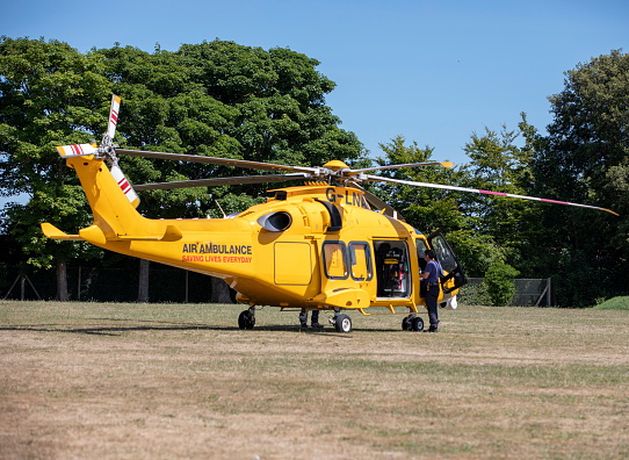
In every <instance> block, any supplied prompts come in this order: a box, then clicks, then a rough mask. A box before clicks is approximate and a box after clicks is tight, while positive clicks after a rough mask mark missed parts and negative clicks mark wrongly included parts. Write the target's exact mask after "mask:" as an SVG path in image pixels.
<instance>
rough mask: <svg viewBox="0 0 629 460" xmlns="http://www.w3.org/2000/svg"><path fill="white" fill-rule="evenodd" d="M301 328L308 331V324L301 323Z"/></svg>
mask: <svg viewBox="0 0 629 460" xmlns="http://www.w3.org/2000/svg"><path fill="white" fill-rule="evenodd" d="M299 327H300V328H301V329H308V324H306V323H301V324H300V325H299Z"/></svg>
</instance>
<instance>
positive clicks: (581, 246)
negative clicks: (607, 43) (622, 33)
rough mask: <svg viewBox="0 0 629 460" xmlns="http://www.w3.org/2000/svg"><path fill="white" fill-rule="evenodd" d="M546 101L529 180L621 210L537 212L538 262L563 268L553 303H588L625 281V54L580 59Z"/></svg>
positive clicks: (628, 126) (628, 249)
mask: <svg viewBox="0 0 629 460" xmlns="http://www.w3.org/2000/svg"><path fill="white" fill-rule="evenodd" d="M550 102H551V107H552V112H553V115H554V118H553V121H552V122H551V124H550V125H549V126H548V136H540V135H537V136H533V139H532V141H533V143H534V144H535V146H536V152H535V155H534V160H533V166H534V168H533V172H534V188H535V189H536V191H537V192H538V193H539V194H541V195H546V196H557V197H561V198H562V199H565V200H569V201H577V202H584V203H597V204H598V205H601V206H605V207H609V208H612V209H615V210H616V211H617V212H619V213H620V214H621V217H620V218H613V217H611V216H609V215H607V214H602V213H592V212H591V211H587V210H580V209H573V208H566V209H564V208H559V209H557V208H556V207H552V208H550V207H545V208H543V213H542V214H541V216H540V220H539V222H540V228H543V229H545V230H546V232H545V237H544V239H543V240H541V241H540V244H541V245H543V247H544V256H543V257H540V260H539V267H538V270H539V271H540V272H542V273H543V276H546V274H550V273H558V272H560V273H562V275H561V276H558V277H556V278H555V279H554V283H555V287H556V295H557V301H558V302H559V303H560V304H564V305H591V304H592V303H593V301H594V300H595V299H596V298H597V297H607V296H612V295H618V294H623V293H624V294H626V293H627V292H628V291H627V289H629V239H628V238H627V235H629V218H628V215H629V193H628V192H629V179H628V177H629V110H628V109H627V108H628V107H629V55H627V54H623V53H621V52H620V51H612V52H611V53H610V54H608V55H603V56H599V57H597V58H595V59H592V61H590V62H589V63H586V64H579V65H578V66H577V67H576V68H575V69H574V70H571V71H569V72H567V73H566V79H565V82H564V89H563V91H562V92H561V93H559V94H556V95H554V96H551V97H550Z"/></svg>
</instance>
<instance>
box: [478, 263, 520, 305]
mask: <svg viewBox="0 0 629 460" xmlns="http://www.w3.org/2000/svg"><path fill="white" fill-rule="evenodd" d="M518 275H519V272H518V271H517V270H516V269H515V268H513V267H512V266H511V265H509V264H506V263H504V262H502V261H495V262H493V263H492V264H491V265H490V266H489V268H488V269H487V272H486V273H485V279H484V280H483V283H482V284H483V289H484V290H485V292H486V293H487V296H488V297H489V299H490V301H491V303H492V305H496V306H503V305H507V304H508V303H509V302H510V301H511V299H513V296H514V295H515V284H514V282H513V280H514V278H515V277H516V276H518Z"/></svg>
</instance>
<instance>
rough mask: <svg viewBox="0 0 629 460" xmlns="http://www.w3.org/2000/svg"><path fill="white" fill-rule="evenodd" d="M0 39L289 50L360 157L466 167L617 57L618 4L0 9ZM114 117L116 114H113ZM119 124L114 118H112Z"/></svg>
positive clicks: (278, 3) (625, 10)
mask: <svg viewBox="0 0 629 460" xmlns="http://www.w3.org/2000/svg"><path fill="white" fill-rule="evenodd" d="M2 3H3V5H2V7H1V8H0V35H6V36H9V37H12V38H17V37H24V36H28V37H31V38H39V37H44V38H46V39H57V40H61V41H65V42H67V43H69V44H70V45H72V46H73V47H75V48H77V49H78V50H80V51H87V50H89V49H91V48H93V47H96V48H108V47H111V46H113V44H114V43H115V42H119V43H121V44H122V45H131V46H135V47H138V48H141V49H143V50H147V51H151V50H153V49H154V47H155V45H156V44H157V43H159V45H160V47H161V48H162V49H167V50H176V49H178V48H179V46H180V45H181V44H183V43H199V42H201V41H203V40H213V39H215V38H219V39H222V40H232V41H235V42H237V43H239V44H242V45H248V46H259V47H262V48H265V49H269V48H273V47H288V48H290V49H292V50H295V51H298V52H302V53H305V54H307V55H308V56H310V57H314V58H316V59H317V60H318V61H320V65H319V67H318V70H319V71H320V72H321V73H323V74H324V75H326V76H327V77H328V78H330V79H332V80H333V81H334V82H336V85H337V86H336V88H335V90H334V91H333V92H332V93H331V94H329V95H328V97H327V102H328V104H329V105H330V106H331V107H332V109H333V111H334V113H335V114H336V115H337V116H338V117H339V118H340V119H341V121H342V125H341V126H342V127H343V128H344V129H348V130H351V131H353V132H355V133H356V134H357V136H358V138H359V139H360V141H361V142H362V143H363V144H364V146H365V147H366V148H367V149H368V150H369V152H370V156H371V157H374V158H375V157H378V156H380V155H381V154H382V152H381V150H380V148H379V144H380V143H386V142H388V141H390V140H391V139H392V138H393V137H394V136H396V135H402V136H404V137H405V138H406V139H407V141H409V142H410V141H416V142H417V143H418V144H419V145H420V146H422V147H423V146H427V145H428V146H431V147H434V149H435V151H434V153H433V158H435V159H439V160H445V159H449V160H453V161H455V162H457V163H464V162H466V161H467V157H466V155H465V153H464V150H463V149H464V146H465V144H466V142H468V141H469V139H470V136H471V135H472V133H474V132H476V133H483V132H484V130H485V128H486V127H487V128H489V129H492V130H500V129H501V127H502V125H503V124H506V126H507V127H508V128H516V127H517V123H518V121H519V119H520V113H521V112H526V114H527V117H528V120H529V122H530V123H532V124H533V125H535V126H536V127H537V128H538V129H540V130H542V131H543V130H544V128H545V126H546V125H547V124H548V123H549V122H550V121H551V118H552V114H551V113H549V109H550V106H549V103H548V99H547V98H548V96H550V95H552V94H555V93H558V92H560V91H561V90H562V88H563V82H564V72H565V71H567V70H570V69H573V68H574V67H575V66H576V65H577V64H578V63H586V62H588V61H590V59H591V58H593V57H595V56H598V55H600V54H605V53H609V51H610V50H612V49H623V50H624V51H625V52H627V50H628V49H629V1H626V0H625V1H611V0H610V1H606V0H598V1H579V0H574V1H559V0H545V1H539V0H531V1H526V2H523V1H517V2H516V1H509V0H502V1H493V0H489V1H458V2H457V1H421V0H418V1H402V0H389V1H386V2H385V1H372V0H364V1H343V0H337V1H328V0H319V1H316V2H315V1H309V2H306V1H297V0H293V1H289V0H275V1H274V0H268V1H241V0H231V1H221V2H218V1H212V0H206V1H202V0H178V1H172V0H152V1H150V2H149V1H133V0H126V1H120V0H110V1H108V2H86V1H84V0H82V1H57V2H50V1H44V0H20V1H13V2H10V1H8V0H3V1H2ZM123 111H124V107H123ZM121 116H124V112H123V113H122V114H121Z"/></svg>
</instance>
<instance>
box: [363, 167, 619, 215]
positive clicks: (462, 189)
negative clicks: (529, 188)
mask: <svg viewBox="0 0 629 460" xmlns="http://www.w3.org/2000/svg"><path fill="white" fill-rule="evenodd" d="M366 178H367V180H369V181H373V182H380V181H382V182H391V183H394V184H402V185H411V186H413V187H427V188H437V189H442V190H455V191H457V192H468V193H480V194H482V195H491V196H502V197H506V198H518V199H521V200H531V201H541V202H543V203H552V204H561V205H564V206H577V207H579V208H588V209H595V210H597V211H604V212H608V213H609V214H613V215H614V216H619V215H620V214H618V213H617V212H615V211H612V210H611V209H607V208H600V207H598V206H591V205H589V204H581V203H572V202H570V201H559V200H553V199H551V198H540V197H536V196H527V195H516V194H514V193H504V192H494V191H491V190H483V189H476V188H468V187H457V186H454V185H442V184H433V183H430V182H415V181H410V180H401V179H391V178H389V177H380V176H372V175H367V176H366Z"/></svg>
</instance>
